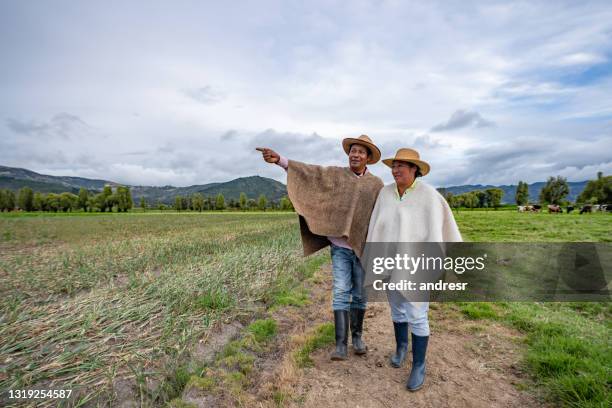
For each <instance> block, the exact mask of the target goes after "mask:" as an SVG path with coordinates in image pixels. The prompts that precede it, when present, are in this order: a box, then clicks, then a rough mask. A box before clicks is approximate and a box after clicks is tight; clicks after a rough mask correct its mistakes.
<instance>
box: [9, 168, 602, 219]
mask: <svg viewBox="0 0 612 408" xmlns="http://www.w3.org/2000/svg"><path fill="white" fill-rule="evenodd" d="M439 191H440V193H441V194H442V195H443V196H444V197H445V198H446V200H447V201H448V203H449V205H450V206H451V207H452V208H460V207H465V208H471V209H473V208H494V209H497V208H499V207H500V206H501V200H502V198H503V196H504V191H503V190H501V189H499V188H490V189H486V190H484V191H482V190H476V191H470V192H468V193H463V194H458V195H454V194H453V193H451V192H448V191H446V190H445V189H439ZM569 192H570V190H569V185H568V183H567V179H566V178H564V177H561V176H557V177H549V178H548V180H547V182H546V184H545V185H544V187H542V189H541V190H540V193H539V201H540V203H541V204H559V205H565V204H567V201H566V200H565V198H566V197H567V195H568V194H569ZM514 199H515V202H516V204H517V205H527V204H528V203H529V186H528V184H527V183H525V182H523V181H519V183H518V186H517V188H516V194H515V197H514ZM576 203H578V204H609V203H612V176H603V174H602V173H601V172H599V173H597V179H596V180H591V181H589V182H588V183H587V185H586V187H585V188H584V190H583V191H582V193H580V195H579V196H578V198H577V200H576ZM132 207H133V201H132V194H131V192H130V188H129V187H126V186H117V187H116V188H115V191H113V189H112V187H111V186H105V187H104V188H103V190H102V192H100V193H98V194H93V195H92V194H90V193H89V191H87V189H85V188H81V189H80V191H79V194H78V195H75V194H72V193H69V192H65V193H60V194H54V193H48V194H43V193H38V192H37V193H35V192H34V191H32V189H31V188H29V187H23V188H21V189H20V190H19V191H18V192H17V194H15V192H13V191H12V190H8V189H4V190H0V211H12V210H13V209H15V208H19V209H21V210H24V211H53V212H58V211H63V212H67V211H75V210H82V211H90V212H92V211H99V212H106V211H109V212H110V211H118V212H126V211H128V210H130V209H131V208H132ZM140 207H141V208H142V209H143V210H146V209H147V208H150V206H148V205H147V202H146V200H145V198H144V197H141V198H140ZM157 208H158V209H162V210H163V209H166V208H168V207H167V206H166V205H165V204H163V203H161V202H158V203H157ZM173 208H174V209H175V210H177V211H185V210H191V211H207V210H208V211H209V210H225V209H235V210H241V211H249V210H260V211H265V210H266V209H280V210H283V211H293V205H292V204H291V201H290V200H289V199H288V198H287V197H283V198H281V200H280V202H278V203H275V202H273V201H269V200H268V198H267V197H266V196H265V195H264V194H261V195H260V196H259V197H258V199H257V200H255V199H252V198H251V199H249V198H248V197H247V195H246V194H245V193H240V198H239V199H238V201H236V200H234V199H230V200H229V201H226V199H225V197H224V196H223V194H218V195H217V196H216V197H204V196H203V195H202V194H200V193H195V194H193V195H192V196H189V197H186V196H176V197H175V198H174V205H173Z"/></svg>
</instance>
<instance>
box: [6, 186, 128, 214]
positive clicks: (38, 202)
mask: <svg viewBox="0 0 612 408" xmlns="http://www.w3.org/2000/svg"><path fill="white" fill-rule="evenodd" d="M132 207H133V201H132V194H131V192H130V188H129V187H126V186H117V187H116V188H115V191H113V189H112V187H111V186H105V187H104V188H103V189H102V191H101V192H100V193H98V194H90V193H89V191H88V190H87V189H85V188H81V189H80V190H79V194H73V193H70V192H64V193H59V194H56V193H47V194H45V193H39V192H34V191H33V190H32V189H31V188H30V187H23V188H21V189H19V191H18V192H17V194H15V193H14V192H13V191H12V190H8V189H4V190H0V211H12V210H14V209H20V210H22V211H48V212H72V211H78V210H80V211H89V212H107V211H108V212H111V211H117V212H126V211H128V210H129V209H131V208H132Z"/></svg>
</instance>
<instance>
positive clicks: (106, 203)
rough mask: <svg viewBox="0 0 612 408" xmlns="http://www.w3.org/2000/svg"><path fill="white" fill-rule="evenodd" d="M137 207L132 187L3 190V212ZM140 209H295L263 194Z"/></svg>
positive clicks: (198, 197)
mask: <svg viewBox="0 0 612 408" xmlns="http://www.w3.org/2000/svg"><path fill="white" fill-rule="evenodd" d="M133 207H134V202H133V199H132V193H131V191H130V188H129V187H126V186H117V187H116V188H115V190H114V191H113V189H112V187H111V186H105V187H104V188H103V189H102V191H101V192H100V193H97V194H92V193H90V192H89V191H88V190H87V189H85V188H81V189H80V190H79V193H78V194H73V193H70V192H64V193H59V194H56V193H47V194H45V193H40V192H34V191H33V190H32V189H31V188H30V187H23V188H21V189H19V190H18V191H17V193H15V192H14V191H12V190H9V189H0V211H13V210H16V209H19V210H21V211H47V212H73V211H84V212H127V211H128V210H131V209H132V208H133ZM139 207H140V208H141V209H142V210H143V211H146V210H147V209H150V208H156V209H158V210H167V209H174V210H176V211H187V210H191V211H211V210H240V211H252V210H259V211H266V210H281V211H293V205H292V204H291V201H290V200H289V198H287V197H282V198H281V199H280V201H279V202H278V203H277V202H274V201H270V200H268V198H267V197H266V196H265V195H264V194H261V195H260V196H259V197H258V198H257V200H255V199H249V198H248V197H247V195H246V194H245V193H240V198H239V199H238V201H236V200H234V199H233V198H232V199H230V200H229V201H226V199H225V197H224V196H223V194H218V195H217V196H216V197H204V196H203V195H202V194H200V193H195V194H193V195H191V196H180V195H179V196H176V197H174V204H173V205H171V206H169V205H166V204H164V203H162V202H159V201H158V202H157V203H156V204H155V205H154V206H149V205H148V204H147V202H146V199H145V197H140V202H139Z"/></svg>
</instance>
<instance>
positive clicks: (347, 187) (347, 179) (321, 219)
mask: <svg viewBox="0 0 612 408" xmlns="http://www.w3.org/2000/svg"><path fill="white" fill-rule="evenodd" d="M342 147H343V148H344V151H345V152H346V154H347V155H348V162H349V167H348V168H346V167H336V166H329V167H323V166H316V165H311V164H305V163H300V162H297V161H294V160H287V159H286V158H285V157H282V156H281V155H279V154H278V153H276V152H275V151H274V150H272V149H268V148H262V147H258V148H257V150H259V151H260V152H262V156H263V158H264V160H265V161H267V162H268V163H274V164H277V165H279V166H280V167H282V168H284V169H285V170H286V171H287V193H288V195H289V199H290V200H291V202H292V203H293V207H294V208H295V210H296V212H297V213H298V214H299V220H300V232H301V236H302V246H303V248H304V256H307V255H310V254H312V253H314V252H316V251H318V250H320V249H321V248H324V247H326V246H327V245H331V257H332V271H333V292H332V293H333V297H332V308H333V311H334V325H335V331H336V350H335V351H334V352H333V353H332V355H331V359H332V360H346V359H347V354H348V353H347V342H348V328H349V325H350V328H351V339H352V345H353V349H354V350H355V353H356V354H366V353H367V347H366V345H365V343H364V341H363V339H362V338H361V336H362V332H363V318H364V316H365V310H366V304H367V300H366V297H365V292H364V290H363V279H364V270H363V268H362V267H361V262H360V261H359V257H360V256H361V254H362V251H363V247H364V244H365V240H366V237H367V232H368V224H369V221H370V214H371V213H372V208H374V203H375V201H376V197H377V195H378V192H379V191H380V189H381V188H382V187H383V182H382V180H380V179H379V178H378V177H376V176H374V175H372V174H371V173H370V172H369V171H368V168H367V165H368V164H374V163H376V162H378V160H380V150H379V149H378V147H376V145H374V143H373V142H372V141H371V140H370V138H369V137H368V136H367V135H361V136H359V137H358V138H346V139H344V140H343V141H342Z"/></svg>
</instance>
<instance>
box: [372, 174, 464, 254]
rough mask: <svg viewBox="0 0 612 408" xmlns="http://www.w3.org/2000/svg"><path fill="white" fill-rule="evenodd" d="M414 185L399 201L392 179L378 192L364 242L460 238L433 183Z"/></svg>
mask: <svg viewBox="0 0 612 408" xmlns="http://www.w3.org/2000/svg"><path fill="white" fill-rule="evenodd" d="M415 182H416V185H415V186H414V188H413V189H411V190H409V191H408V193H407V194H406V195H405V196H404V198H403V200H401V201H400V199H399V196H398V193H397V186H396V185H395V183H393V184H389V185H386V186H385V187H383V188H382V190H380V192H379V193H378V198H377V200H376V204H375V205H374V210H373V211H372V215H371V217H370V226H369V229H368V238H367V242H461V241H462V239H461V234H460V233H459V228H457V223H456V222H455V217H453V213H452V211H451V209H450V207H449V206H448V203H447V202H446V200H445V199H444V197H442V195H441V194H440V193H438V191H436V189H435V188H433V187H432V186H430V185H428V184H426V183H424V182H422V181H421V180H418V181H415Z"/></svg>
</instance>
